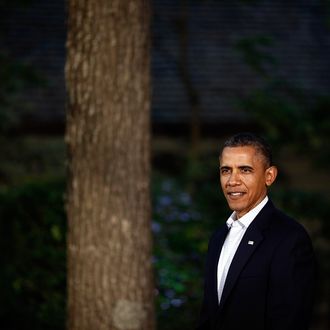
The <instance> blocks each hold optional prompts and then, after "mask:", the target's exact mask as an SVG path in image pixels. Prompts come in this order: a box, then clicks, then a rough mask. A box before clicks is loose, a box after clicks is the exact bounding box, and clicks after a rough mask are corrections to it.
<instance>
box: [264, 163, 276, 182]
mask: <svg viewBox="0 0 330 330" xmlns="http://www.w3.org/2000/svg"><path fill="white" fill-rule="evenodd" d="M265 176H266V186H267V187H269V186H271V185H272V183H273V182H274V181H275V179H276V177H277V167H276V166H271V167H268V168H267V169H266V172H265Z"/></svg>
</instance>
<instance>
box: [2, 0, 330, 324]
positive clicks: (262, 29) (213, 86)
mask: <svg viewBox="0 0 330 330" xmlns="http://www.w3.org/2000/svg"><path fill="white" fill-rule="evenodd" d="M0 17H1V19H0V147H1V153H0V230H1V239H0V249H1V254H0V255H1V259H2V260H1V265H2V266H1V272H0V327H1V328H2V329H34V330H37V329H64V328H65V317H66V315H65V309H66V307H65V294H66V292H65V290H66V289H65V278H66V261H65V249H66V248H65V233H66V219H65V212H64V200H65V144H64V138H63V135H64V130H65V82H64V64H65V39H66V26H65V22H66V13H65V3H64V2H63V1H59V0H48V1H45V0H44V1H42V0H25V1H24V0H15V1H5V0H2V1H0ZM329 31H330V3H329V1H326V0H324V1H321V0H319V1H318V0H314V1H311V0H309V1H307V0H306V1H305V0H303V1H289V2H288V1H266V0H264V1H261V0H260V1H257V0H256V1H242V0H241V1H238V0H237V1H235V0H232V1H229V0H228V1H225V0H223V1H221V0H208V1H207V0H204V1H203V0H186V1H184V0H181V1H179V0H153V23H152V36H153V47H152V80H153V98H152V133H153V139H152V165H153V177H152V199H153V215H152V229H153V232H154V237H155V251H154V265H155V271H156V281H157V283H156V285H157V292H158V295H157V311H158V329H160V330H165V329H166V330H167V329H168V330H176V329H191V328H193V325H194V324H195V321H196V316H197V315H198V309H199V305H200V301H201V287H202V283H201V281H202V274H203V260H204V256H205V253H206V249H207V241H208V238H209V236H210V234H211V232H212V231H213V230H214V229H215V228H216V227H218V226H219V225H220V224H222V223H223V222H224V221H225V220H226V219H227V217H228V215H229V211H228V209H227V206H226V203H225V201H224V199H223V197H222V194H221V191H220V189H219V184H218V181H219V179H218V154H219V150H220V146H221V143H222V142H223V140H224V139H225V138H226V137H227V136H229V135H231V134H233V133H236V132H238V131H240V130H252V131H256V132H258V133H260V134H263V135H264V136H265V137H266V138H267V139H268V140H269V141H270V142H271V143H272V145H273V147H274V154H275V162H276V163H277V164H278V166H279V169H280V175H279V178H278V180H277V182H276V184H275V185H274V187H272V189H271V191H270V195H271V197H272V199H273V200H274V201H275V203H276V204H277V206H278V207H281V208H282V209H284V210H285V211H286V212H287V213H289V214H290V215H292V216H294V217H296V218H297V219H298V220H299V221H300V222H301V223H302V224H303V225H304V226H305V227H306V228H307V230H308V231H309V233H310V235H311V237H312V239H313V243H314V246H315V250H316V253H317V257H318V260H319V269H320V271H319V288H318V292H317V299H316V302H317V304H316V309H315V312H314V319H313V329H315V330H316V329H320V330H321V329H322V330H323V329H324V330H325V329H329V328H330V313H329V300H330V299H329V298H330V282H329V278H330V276H329V275H330V274H329V273H330V269H329V266H330V265H329V260H330V259H329V257H330V256H329V254H330V253H329V251H330V242H329V237H330V235H329V232H330V224H329V219H328V217H329V212H328V209H329V208H328V204H329V190H330V189H329V170H328V164H329V160H330V154H329V142H330V141H329V139H330V94H329V90H330V89H329V87H330V34H329ZM247 308H248V306H247Z"/></svg>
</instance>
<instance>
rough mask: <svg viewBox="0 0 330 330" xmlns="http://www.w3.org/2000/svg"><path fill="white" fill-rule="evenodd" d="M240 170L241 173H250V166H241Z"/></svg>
mask: <svg viewBox="0 0 330 330" xmlns="http://www.w3.org/2000/svg"><path fill="white" fill-rule="evenodd" d="M241 171H242V172H243V173H251V172H252V170H251V168H249V167H243V168H242V169H241Z"/></svg>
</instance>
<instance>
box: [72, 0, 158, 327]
mask: <svg viewBox="0 0 330 330" xmlns="http://www.w3.org/2000/svg"><path fill="white" fill-rule="evenodd" d="M149 23H150V8H149V2H148V1H147V0H111V1H109V0H68V39H67V63H66V82H67V89H68V109H67V110H68V111H67V132H66V142H67V147H68V160H69V164H68V170H69V178H68V196H67V214H68V222H69V224H68V328H69V329H70V330H76V329H77V330H78V329H79V330H85V329H86V330H102V329H107V330H126V329H127V330H129V329H137V330H151V329H154V323H155V322H154V305H153V292H154V285H153V278H152V277H153V276H152V266H151V248H152V246H151V245H152V244H151V231H150V218H151V215H150V196H149V194H150V193H149V176H150V163H149V158H150V149H149V141H150V133H149V132H150V129H149V108H150V95H149V94H150V86H149V85H150V74H149V59H150V58H149V56H150V55H149V53H150V52H149V46H150V45H149V40H150V32H149V28H150V24H149Z"/></svg>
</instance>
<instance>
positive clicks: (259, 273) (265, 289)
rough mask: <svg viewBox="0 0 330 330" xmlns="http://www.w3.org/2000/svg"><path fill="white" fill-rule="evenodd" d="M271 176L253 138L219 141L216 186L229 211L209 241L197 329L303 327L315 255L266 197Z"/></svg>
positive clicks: (266, 155) (264, 150)
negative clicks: (220, 189)
mask: <svg viewBox="0 0 330 330" xmlns="http://www.w3.org/2000/svg"><path fill="white" fill-rule="evenodd" d="M276 176H277V168H276V167H275V166H274V165H273V164H272V156H271V150H270V148H269V146H268V144H267V143H266V142H265V141H264V140H263V139H262V138H261V137H258V136H256V135H254V134H251V133H240V134H237V135H234V136H233V137H231V138H230V139H229V140H227V141H226V142H225V144H224V148H223V150H222V153H221V155H220V183H221V187H222V190H223V193H224V195H225V197H226V200H227V202H228V205H229V207H230V209H231V210H232V211H233V213H232V215H231V216H230V217H229V219H228V220H227V223H226V224H225V225H224V226H223V227H221V228H220V229H219V230H218V231H216V232H215V233H214V235H213V236H212V238H211V239H210V242H209V250H208V255H207V260H206V273H205V284H204V300H203V304H202V310H201V317H200V322H199V325H198V328H197V329H198V330H243V329H247V330H270V329H271V330H288V329H290V330H305V329H308V325H309V319H310V315H311V311H312V300H313V291H314V284H315V257H314V253H313V248H312V244H311V241H310V238H309V236H308V234H307V232H306V231H305V229H304V228H303V227H302V226H301V225H300V224H299V223H298V222H296V221H295V220H293V219H292V218H290V217H288V216H287V215H285V214H284V213H282V212H281V211H279V210H278V209H276V208H275V207H274V205H273V203H272V202H271V201H270V200H269V199H268V196H267V187H269V186H270V185H271V184H272V183H273V182H274V181H275V179H276Z"/></svg>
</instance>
